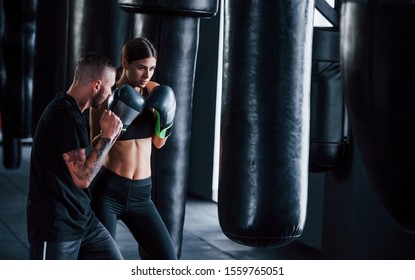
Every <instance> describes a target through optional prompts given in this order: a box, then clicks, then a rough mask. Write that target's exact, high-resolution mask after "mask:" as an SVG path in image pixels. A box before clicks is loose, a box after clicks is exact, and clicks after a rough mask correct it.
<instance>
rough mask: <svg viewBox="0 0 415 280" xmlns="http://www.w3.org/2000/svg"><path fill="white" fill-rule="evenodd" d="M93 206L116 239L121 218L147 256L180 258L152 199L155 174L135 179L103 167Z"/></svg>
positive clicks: (94, 188)
mask: <svg viewBox="0 0 415 280" xmlns="http://www.w3.org/2000/svg"><path fill="white" fill-rule="evenodd" d="M92 207H93V209H94V211H95V214H96V215H97V217H98V219H99V220H100V221H101V223H102V224H103V225H104V226H105V227H106V228H107V229H108V231H109V232H110V234H111V235H112V237H114V239H115V233H116V228H117V220H118V219H120V220H122V221H123V222H124V224H125V225H126V226H127V227H128V229H129V230H130V231H131V233H132V234H133V236H134V238H135V240H136V241H137V242H138V244H139V246H140V247H141V248H142V249H144V251H145V252H146V255H148V256H146V258H147V257H148V258H150V259H153V260H171V259H177V256H176V253H175V251H174V248H173V243H172V241H171V237H170V235H169V232H168V231H167V229H166V226H165V224H164V222H163V220H162V219H161V217H160V214H159V213H158V211H157V209H156V207H155V205H154V203H153V201H152V200H151V177H149V178H147V179H143V180H131V179H127V178H124V177H121V176H119V175H117V174H115V173H113V172H111V171H109V170H108V169H105V168H104V167H103V168H102V170H101V172H100V174H99V175H98V178H97V181H96V182H95V183H94V186H93V190H92Z"/></svg>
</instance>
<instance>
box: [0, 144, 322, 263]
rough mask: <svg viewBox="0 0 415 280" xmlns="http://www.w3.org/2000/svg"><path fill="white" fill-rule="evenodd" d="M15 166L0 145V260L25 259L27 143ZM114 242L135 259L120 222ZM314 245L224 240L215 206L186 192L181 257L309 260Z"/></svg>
mask: <svg viewBox="0 0 415 280" xmlns="http://www.w3.org/2000/svg"><path fill="white" fill-rule="evenodd" d="M22 155H23V156H22V161H21V165H20V168H18V169H6V168H4V165H3V147H2V145H1V144H0V158H1V163H0V259H1V260H26V259H27V257H28V241H27V233H26V200H27V192H28V176H29V159H30V144H26V145H24V147H23V149H22ZM116 241H117V243H118V245H119V247H120V249H121V252H122V253H123V255H124V258H125V259H127V260H134V259H138V258H139V257H138V253H137V246H136V243H135V240H134V239H133V238H132V236H131V234H130V233H129V231H128V230H127V229H126V227H125V226H124V225H123V224H122V223H121V222H120V226H119V227H118V232H117V240H116ZM319 258H320V252H319V251H318V250H316V249H314V248H310V247H308V246H305V245H303V244H302V243H300V242H293V243H291V244H289V245H287V246H284V247H279V248H266V249H264V248H252V247H247V246H243V245H240V244H238V243H235V242H233V241H231V240H230V239H228V238H227V237H226V236H225V235H224V234H223V233H222V231H221V229H220V226H219V220H218V217H217V205H216V203H214V202H212V201H207V200H203V199H199V198H196V197H192V196H191V195H189V197H188V199H187V203H186V215H185V224H184V231H183V245H182V254H181V258H180V259H182V260H310V259H311V260H312V259H319Z"/></svg>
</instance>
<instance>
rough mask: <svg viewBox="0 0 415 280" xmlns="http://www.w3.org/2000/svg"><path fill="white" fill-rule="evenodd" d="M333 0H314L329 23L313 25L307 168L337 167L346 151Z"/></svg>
mask: <svg viewBox="0 0 415 280" xmlns="http://www.w3.org/2000/svg"><path fill="white" fill-rule="evenodd" d="M337 4H339V3H337V2H336V5H335V7H334V8H332V7H331V6H330V5H329V4H328V3H327V2H326V1H324V0H316V1H315V6H316V9H317V10H318V11H320V13H321V14H322V15H323V16H324V17H325V18H326V19H327V20H328V21H329V22H330V23H332V25H333V26H332V27H314V32H313V64H312V68H311V69H312V78H311V101H310V107H311V112H310V158H309V171H310V172H325V171H329V170H332V169H334V168H336V167H337V166H338V165H339V164H340V163H341V161H342V160H343V157H344V155H345V152H346V146H347V141H348V123H347V115H346V107H345V102H344V98H343V92H342V84H341V74H340V63H339V60H340V30H339V17H338V13H337V10H339V7H340V5H337Z"/></svg>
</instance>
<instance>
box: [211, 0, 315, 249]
mask: <svg viewBox="0 0 415 280" xmlns="http://www.w3.org/2000/svg"><path fill="white" fill-rule="evenodd" d="M224 12H225V24H224V28H225V29H224V32H225V34H224V50H223V51H224V57H223V65H224V69H223V93H222V118H221V147H220V169H219V192H218V215H219V222H220V226H221V228H222V231H223V232H224V234H225V235H226V236H227V237H228V238H230V239H231V240H233V241H235V242H238V243H241V244H244V245H247V246H253V247H271V246H275V247H276V246H283V245H286V244H288V243H290V242H292V241H294V240H295V239H296V238H298V237H299V236H300V235H301V233H302V230H303V227H304V222H305V218H306V208H307V207H306V206H307V185H308V160H309V157H308V156H309V130H310V129H309V122H310V116H309V114H310V109H309V106H310V79H311V52H312V51H311V49H312V44H311V43H312V33H313V29H312V28H313V12H314V1H308V0H307V1H296V3H295V4H293V3H292V1H291V0H281V1H269V2H268V1H249V0H244V1H241V0H227V1H225V11H224Z"/></svg>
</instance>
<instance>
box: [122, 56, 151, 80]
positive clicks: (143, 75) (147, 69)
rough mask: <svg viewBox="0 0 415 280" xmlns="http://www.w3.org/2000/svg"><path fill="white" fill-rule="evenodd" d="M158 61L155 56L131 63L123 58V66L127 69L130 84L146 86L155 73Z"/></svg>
mask: <svg viewBox="0 0 415 280" xmlns="http://www.w3.org/2000/svg"><path fill="white" fill-rule="evenodd" d="M156 63H157V60H156V59H155V58H154V57H148V58H144V59H140V60H134V61H132V62H130V63H128V62H127V61H125V60H123V68H124V69H125V70H126V72H125V73H126V75H127V79H128V81H129V82H130V85H131V86H133V87H140V88H144V87H145V86H146V85H147V83H148V82H149V81H150V79H151V77H152V76H153V74H154V69H156Z"/></svg>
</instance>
